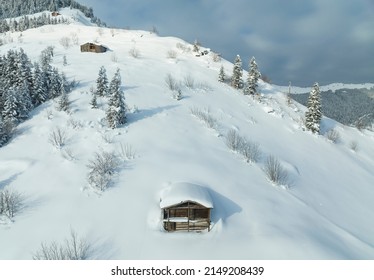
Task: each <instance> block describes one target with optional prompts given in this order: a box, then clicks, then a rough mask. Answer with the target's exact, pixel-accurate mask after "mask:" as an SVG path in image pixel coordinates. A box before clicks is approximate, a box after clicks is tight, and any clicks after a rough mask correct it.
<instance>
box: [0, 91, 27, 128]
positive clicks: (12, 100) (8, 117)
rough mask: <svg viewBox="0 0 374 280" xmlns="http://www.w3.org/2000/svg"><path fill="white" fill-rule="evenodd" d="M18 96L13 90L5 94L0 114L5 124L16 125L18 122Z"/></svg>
mask: <svg viewBox="0 0 374 280" xmlns="http://www.w3.org/2000/svg"><path fill="white" fill-rule="evenodd" d="M18 97H19V94H17V91H16V90H14V89H10V90H8V91H7V92H6V93H5V101H4V108H3V110H2V112H1V114H2V116H3V120H4V122H6V123H9V124H12V125H13V126H15V125H17V124H18V122H19V120H20V112H21V108H22V105H21V104H20V100H19V99H18Z"/></svg>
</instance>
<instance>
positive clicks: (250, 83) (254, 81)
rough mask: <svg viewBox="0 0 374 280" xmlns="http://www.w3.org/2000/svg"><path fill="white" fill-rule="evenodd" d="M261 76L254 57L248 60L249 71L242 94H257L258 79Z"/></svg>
mask: <svg viewBox="0 0 374 280" xmlns="http://www.w3.org/2000/svg"><path fill="white" fill-rule="evenodd" d="M260 77H261V73H260V71H258V67H257V63H256V60H255V58H254V57H252V58H251V60H250V62H249V71H248V79H247V86H246V87H245V89H244V94H246V95H252V96H254V95H255V94H257V87H258V79H259V78H260Z"/></svg>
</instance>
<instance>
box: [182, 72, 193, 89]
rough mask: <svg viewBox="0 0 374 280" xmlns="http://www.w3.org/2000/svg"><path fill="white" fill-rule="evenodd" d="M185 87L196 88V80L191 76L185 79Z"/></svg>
mask: <svg viewBox="0 0 374 280" xmlns="http://www.w3.org/2000/svg"><path fill="white" fill-rule="evenodd" d="M184 85H185V86H186V87H188V88H190V89H193V88H194V87H195V79H194V78H193V77H192V76H191V75H187V76H186V77H184Z"/></svg>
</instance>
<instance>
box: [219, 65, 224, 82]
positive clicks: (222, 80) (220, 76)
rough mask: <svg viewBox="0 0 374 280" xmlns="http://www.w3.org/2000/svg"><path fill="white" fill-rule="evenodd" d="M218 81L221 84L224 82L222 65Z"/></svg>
mask: <svg viewBox="0 0 374 280" xmlns="http://www.w3.org/2000/svg"><path fill="white" fill-rule="evenodd" d="M218 81H219V82H221V83H223V82H224V81H225V69H224V68H223V65H221V68H220V69H219V74H218Z"/></svg>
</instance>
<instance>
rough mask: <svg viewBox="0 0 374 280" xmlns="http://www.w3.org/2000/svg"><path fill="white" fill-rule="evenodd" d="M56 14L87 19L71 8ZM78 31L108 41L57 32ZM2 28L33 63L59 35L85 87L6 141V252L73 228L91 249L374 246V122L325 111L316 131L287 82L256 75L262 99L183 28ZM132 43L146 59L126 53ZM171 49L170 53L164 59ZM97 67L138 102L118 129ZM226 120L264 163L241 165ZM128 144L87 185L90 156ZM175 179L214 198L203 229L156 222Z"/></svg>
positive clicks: (181, 252) (143, 254)
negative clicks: (105, 176) (285, 179)
mask: <svg viewBox="0 0 374 280" xmlns="http://www.w3.org/2000/svg"><path fill="white" fill-rule="evenodd" d="M62 14H65V15H66V16H72V15H74V17H75V18H76V19H79V18H82V16H81V15H80V14H79V13H77V12H76V11H70V10H68V9H65V10H63V11H62ZM77 15H79V16H77ZM72 34H77V36H78V38H79V43H80V44H83V43H86V42H89V41H97V42H99V43H101V44H104V45H106V46H108V47H109V48H110V51H109V52H107V53H104V54H93V53H81V52H80V48H79V45H74V44H71V46H70V47H69V48H68V49H65V48H64V47H63V46H62V45H61V44H60V43H59V41H60V39H61V38H62V37H64V36H67V37H71V36H74V35H72ZM3 36H7V38H8V39H9V38H13V43H10V42H9V43H8V44H5V45H3V46H1V47H0V52H1V53H2V54H4V53H6V51H7V50H8V49H11V48H20V47H22V48H23V49H24V50H25V52H26V53H27V54H28V55H29V57H30V58H31V59H32V60H33V61H35V60H37V59H38V57H39V54H40V51H41V50H43V49H44V48H46V47H47V46H50V45H52V46H55V56H54V58H53V65H54V66H57V67H58V68H59V69H60V70H61V71H63V72H64V73H66V75H67V77H68V78H69V79H76V80H77V81H79V86H78V87H77V88H76V89H75V90H74V91H73V92H72V93H70V94H69V100H70V101H71V110H70V111H71V112H70V113H69V114H67V113H64V112H58V111H57V110H56V109H55V105H56V104H55V103H54V102H53V101H50V102H47V103H45V104H43V105H42V106H40V107H38V108H36V109H35V110H34V111H33V112H32V114H31V116H30V118H29V119H28V120H27V121H25V122H24V123H22V124H20V125H19V127H18V129H17V135H16V136H15V137H14V138H13V139H12V140H11V141H10V143H8V144H7V145H6V146H4V147H2V148H0V189H3V188H10V189H14V190H17V191H19V192H21V193H23V195H24V197H25V201H24V205H25V207H24V209H23V210H22V211H21V212H20V213H19V214H18V215H17V216H15V218H14V219H13V221H8V220H6V219H0V259H31V258H32V257H33V254H34V253H35V252H36V251H37V250H39V248H40V245H41V242H46V243H49V242H52V241H57V242H63V240H64V239H65V238H66V237H68V235H69V232H70V229H71V228H73V229H74V230H75V231H76V232H77V233H78V234H79V235H80V236H83V237H84V238H85V239H86V240H87V241H88V242H90V243H91V244H92V246H93V248H94V251H93V253H92V255H91V258H94V259H373V258H374V223H373V221H374V203H373V200H374V188H373V182H374V149H373V141H374V133H373V132H371V131H362V132H360V131H358V130H356V129H354V128H350V127H346V126H343V125H341V124H339V123H337V122H335V121H333V120H331V119H327V118H324V119H323V120H322V135H312V134H311V133H309V132H306V131H304V130H303V129H302V124H301V121H300V120H301V118H302V117H303V114H304V111H305V108H304V107H303V106H301V105H298V104H292V105H291V106H288V105H287V102H286V98H285V95H284V93H283V92H282V90H280V89H279V88H277V87H273V86H271V85H268V84H264V83H260V91H261V92H262V100H261V102H260V101H258V100H253V99H252V98H250V97H248V96H244V95H243V94H242V92H241V91H237V90H234V89H232V88H231V87H230V86H229V85H227V84H222V83H219V82H218V81H217V79H218V72H219V68H220V66H221V65H223V66H224V68H225V71H226V74H227V75H231V71H232V64H231V63H230V62H227V61H225V60H222V61H221V62H214V61H213V59H212V53H210V54H209V55H207V56H202V57H196V56H195V54H194V53H192V52H190V51H186V50H185V51H183V50H182V49H181V48H178V47H177V44H179V46H181V45H183V46H189V47H190V48H191V49H192V46H191V45H189V44H187V43H186V42H184V41H182V40H180V39H177V38H172V37H158V36H156V35H155V34H151V33H150V32H146V31H132V30H131V31H130V30H110V29H105V28H98V27H95V26H91V25H89V24H88V23H87V22H86V23H85V24H83V23H82V20H81V21H77V22H75V21H74V20H72V23H71V24H69V25H54V26H44V27H41V28H38V29H32V30H27V31H25V32H23V33H22V36H21V34H20V33H8V34H6V35H3ZM134 48H135V49H136V50H138V51H139V57H138V58H134V57H132V56H131V55H130V54H129V51H130V50H131V49H134ZM170 50H174V51H175V52H176V53H177V56H176V58H174V59H173V58H168V52H169V51H170ZM64 55H66V58H67V62H68V65H67V66H63V56H64ZM102 65H104V66H105V68H106V70H107V74H108V78H109V79H111V77H113V75H114V73H115V71H116V69H117V68H119V69H120V70H121V75H122V82H123V88H124V92H125V98H126V102H127V104H128V106H129V107H130V108H132V110H131V112H130V113H129V114H128V123H127V124H126V125H124V126H123V127H121V128H118V129H115V130H111V129H108V128H107V126H106V124H105V111H104V109H105V105H106V103H107V101H106V99H104V98H103V99H99V105H100V108H99V109H91V108H90V105H89V101H90V99H91V95H90V93H89V92H90V91H89V89H90V87H91V86H95V81H96V78H97V74H98V72H99V69H100V67H101V66H102ZM246 65H247V62H246V61H245V60H243V67H246ZM259 67H260V68H261V65H260V66H259ZM169 73H170V74H171V75H172V76H173V77H174V78H175V79H176V80H177V81H181V82H182V86H181V89H182V93H183V98H182V99H181V100H179V101H178V100H175V99H173V98H172V93H171V91H170V90H169V89H168V88H167V86H166V84H165V77H166V76H167V74H169ZM186 77H190V78H193V80H194V82H195V83H194V84H195V85H194V88H192V89H191V88H188V87H186V86H185V85H184V80H185V79H186ZM244 78H246V77H244ZM306 91H307V90H306ZM191 108H198V109H201V110H209V114H210V115H211V116H212V117H214V118H215V119H216V128H215V129H210V128H207V127H206V125H205V124H204V123H203V122H201V121H200V120H199V119H197V118H196V117H195V116H193V115H192V114H191ZM57 127H60V128H62V129H64V130H65V131H66V132H67V135H68V141H67V143H66V145H65V146H64V147H63V149H62V150H57V149H56V148H54V147H53V146H52V145H51V144H50V143H49V135H50V133H51V132H52V130H53V129H56V128H57ZM332 128H334V129H335V130H336V131H338V132H339V134H340V136H341V140H340V141H339V142H337V143H332V142H331V141H329V140H328V139H327V138H326V137H325V136H323V134H325V133H326V132H327V131H328V130H330V129H332ZM231 129H234V130H236V131H237V132H238V133H239V134H240V135H242V136H245V137H247V138H248V139H251V140H252V141H254V142H257V143H258V144H259V146H260V149H261V151H262V157H261V159H260V161H259V162H258V163H247V162H246V161H245V160H244V159H243V158H242V156H241V155H239V154H237V153H234V152H232V151H230V149H229V148H228V147H227V146H226V144H225V135H226V134H227V132H228V131H229V130H231ZM352 142H357V144H358V149H357V151H352V149H351V148H350V146H351V144H352ZM121 144H122V145H123V146H124V145H126V144H127V145H129V146H131V147H132V149H133V150H134V151H135V156H134V158H133V159H130V160H124V161H123V164H122V165H121V168H120V170H119V172H118V174H117V175H116V177H115V180H114V185H113V187H112V188H110V189H108V190H106V191H105V192H103V193H102V194H98V193H96V192H94V191H92V190H91V189H90V188H89V187H88V186H87V180H86V176H87V172H88V168H87V164H88V162H89V160H90V159H92V158H93V156H94V154H95V152H99V151H102V150H104V151H115V152H119V151H120V150H121V148H120V147H121ZM269 155H274V156H276V157H277V158H278V159H279V160H280V162H281V163H282V165H283V167H284V168H285V169H286V170H287V171H288V173H289V177H290V178H289V187H288V188H285V187H280V186H275V185H273V184H272V183H271V182H269V180H268V179H267V178H266V176H265V173H264V172H263V167H264V163H265V160H266V158H267V156H269ZM181 181H183V182H190V183H195V184H198V185H201V186H204V187H206V188H207V189H208V190H209V192H210V195H211V197H212V199H213V203H214V210H213V217H212V220H213V224H212V229H211V231H210V232H209V233H208V232H204V233H180V232H179V233H166V232H164V231H163V230H162V224H161V210H160V195H161V193H162V192H163V191H164V190H165V188H167V186H168V184H170V183H173V182H181Z"/></svg>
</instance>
